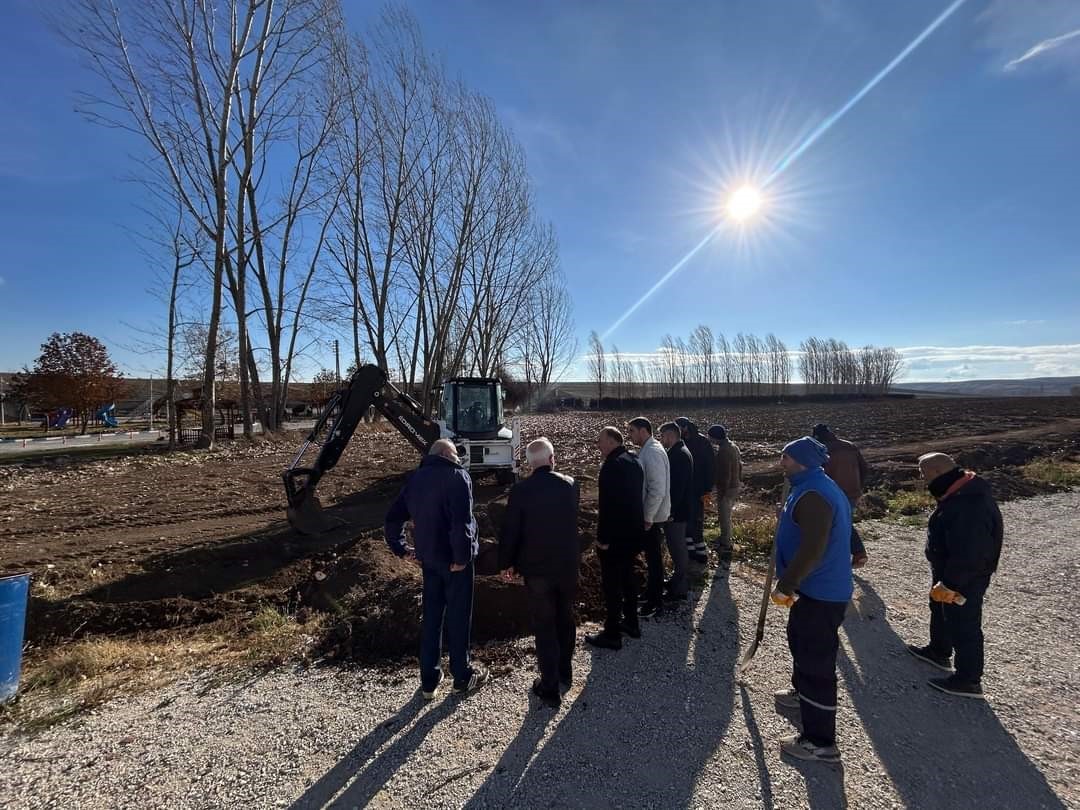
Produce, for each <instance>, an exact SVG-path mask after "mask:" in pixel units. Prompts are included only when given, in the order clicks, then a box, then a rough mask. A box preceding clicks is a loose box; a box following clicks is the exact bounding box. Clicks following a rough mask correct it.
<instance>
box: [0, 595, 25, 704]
mask: <svg viewBox="0 0 1080 810" xmlns="http://www.w3.org/2000/svg"><path fill="white" fill-rule="evenodd" d="M29 593H30V575H29V574H15V575H14V576H8V577H0V703H6V702H7V701H9V700H11V699H12V698H13V697H15V693H16V692H18V691H19V673H20V671H21V670H22V646H23V630H24V629H25V627H26V598H27V596H28V595H29Z"/></svg>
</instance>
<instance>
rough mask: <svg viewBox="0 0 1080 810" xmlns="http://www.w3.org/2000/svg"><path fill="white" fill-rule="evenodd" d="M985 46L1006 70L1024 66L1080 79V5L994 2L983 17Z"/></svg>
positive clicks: (1070, 1) (1064, 0) (1060, 0)
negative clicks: (1059, 72) (1053, 71)
mask: <svg viewBox="0 0 1080 810" xmlns="http://www.w3.org/2000/svg"><path fill="white" fill-rule="evenodd" d="M979 23H980V24H981V27H982V38H981V44H982V45H983V46H984V47H986V48H988V49H990V50H991V51H993V52H994V53H995V58H996V60H997V63H998V64H999V65H1002V66H1003V68H1002V69H1003V70H1005V71H1008V72H1014V71H1016V70H1017V68H1018V67H1020V66H1021V65H1023V66H1025V67H1026V66H1028V65H1030V66H1031V67H1041V68H1043V69H1046V70H1058V71H1062V72H1064V73H1066V74H1069V75H1071V76H1074V77H1078V78H1080V3H1078V2H1076V0H1039V1H1038V2H1033V1H1032V0H1024V2H1017V1H1016V0H991V2H990V3H989V4H988V5H987V7H986V10H985V11H983V13H982V14H980V15H979Z"/></svg>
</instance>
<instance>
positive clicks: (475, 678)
mask: <svg viewBox="0 0 1080 810" xmlns="http://www.w3.org/2000/svg"><path fill="white" fill-rule="evenodd" d="M487 680H488V671H487V669H485V668H484V667H482V666H480V665H479V664H473V665H472V674H471V675H470V676H469V680H467V681H463V682H459V681H454V692H456V693H457V694H459V695H467V694H468V693H469V692H475V691H476V690H477V689H479V688H480V687H481V686H483V685H484V684H485V683H487Z"/></svg>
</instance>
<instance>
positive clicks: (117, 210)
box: [0, 0, 1080, 380]
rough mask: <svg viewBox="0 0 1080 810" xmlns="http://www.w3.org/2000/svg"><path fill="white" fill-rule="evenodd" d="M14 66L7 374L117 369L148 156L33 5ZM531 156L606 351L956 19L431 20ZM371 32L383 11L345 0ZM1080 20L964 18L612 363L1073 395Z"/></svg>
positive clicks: (6, 166) (545, 15)
mask: <svg viewBox="0 0 1080 810" xmlns="http://www.w3.org/2000/svg"><path fill="white" fill-rule="evenodd" d="M7 5H8V8H9V9H10V10H9V11H8V12H7V13H6V15H5V16H6V18H7V19H6V23H7V24H6V26H5V30H4V33H3V35H2V36H3V39H4V47H2V48H0V115H3V120H4V121H5V122H6V125H5V127H4V128H3V130H2V131H0V215H2V216H0V223H2V225H0V227H2V228H3V244H4V248H5V250H4V256H3V258H2V259H0V279H2V281H0V368H4V369H8V368H16V367H19V366H21V365H22V364H23V363H29V362H31V361H32V360H33V357H34V355H35V354H36V349H37V346H38V344H39V343H40V342H41V341H42V340H44V338H45V337H46V336H47V334H48V333H49V332H51V331H54V330H61V331H68V330H73V329H80V330H82V331H87V332H90V333H93V334H97V335H99V336H101V337H103V338H105V339H106V340H107V341H108V342H109V344H110V346H111V347H113V348H114V353H115V354H116V355H117V356H118V357H119V359H120V360H121V362H122V363H123V364H124V366H125V368H126V369H128V371H129V373H140V372H143V371H145V370H147V369H149V368H152V367H154V366H155V365H156V361H155V360H154V359H153V358H148V357H141V356H139V355H137V354H136V353H134V352H132V351H129V350H127V349H125V348H123V347H125V346H130V345H132V344H134V343H135V342H136V337H135V335H134V330H133V329H132V326H144V325H147V324H149V323H150V322H151V321H152V320H153V319H154V318H156V317H158V316H159V314H160V304H159V303H158V302H157V301H156V300H155V299H154V298H153V296H151V295H150V294H149V293H148V292H147V288H148V287H149V286H150V284H151V281H150V271H149V270H148V268H147V263H146V260H145V259H144V257H143V256H142V255H141V254H140V253H139V251H138V249H137V247H136V246H135V245H134V244H133V242H132V238H131V236H130V231H131V230H138V229H139V228H140V226H141V225H142V224H143V221H144V220H143V215H142V214H141V213H140V211H139V209H138V205H139V203H140V201H141V191H140V189H139V188H138V186H137V185H135V184H132V183H131V182H129V181H127V180H125V177H126V176H128V175H129V174H130V173H131V171H132V169H133V166H132V163H131V157H130V155H131V152H132V151H133V150H137V148H138V145H137V144H134V143H132V142H131V141H130V140H129V139H128V138H126V137H124V136H122V135H120V134H119V133H116V132H112V131H107V130H102V129H100V128H97V127H94V126H92V125H90V124H88V123H85V122H84V121H82V120H81V119H80V118H79V116H78V115H77V114H76V113H75V112H73V94H74V91H75V90H76V89H77V88H79V87H82V86H85V83H86V81H87V79H86V77H85V74H84V73H83V71H82V69H81V68H80V67H79V65H78V64H77V62H76V60H75V59H74V57H73V56H72V55H71V53H70V52H69V51H68V50H67V49H66V48H65V46H64V45H63V44H62V43H60V42H58V41H57V40H56V38H55V37H54V36H53V35H52V34H51V33H50V32H49V31H48V30H47V29H46V27H45V26H44V24H43V23H42V21H41V20H40V18H39V17H38V15H37V12H35V11H34V8H35V5H36V4H34V3H31V2H28V0H15V2H13V3H11V2H9V3H8V4H7ZM408 5H409V6H410V7H411V8H412V9H413V11H414V13H415V15H416V17H417V18H418V20H419V22H420V24H421V26H422V28H423V31H424V35H425V37H426V40H427V43H428V46H429V47H430V49H432V50H434V51H437V52H438V53H440V54H441V55H442V57H443V59H444V61H445V63H446V65H447V67H448V69H449V70H450V71H451V73H454V74H458V75H460V76H461V78H463V79H464V80H465V81H466V82H467V83H468V84H469V85H470V86H472V87H473V88H475V89H477V90H479V91H481V92H483V93H485V94H487V95H489V96H490V97H491V98H492V99H493V100H494V101H495V104H496V106H497V108H498V110H499V111H500V113H501V115H502V116H503V118H504V120H505V121H506V122H507V123H508V124H509V125H510V126H511V127H512V128H513V129H514V130H515V132H516V134H517V135H518V137H519V139H520V140H521V141H522V142H523V143H524V145H525V148H526V151H527V154H528V160H529V165H530V170H531V173H532V175H533V177H534V180H535V183H536V201H537V207H538V210H539V211H540V212H541V214H542V215H543V216H544V217H546V218H548V219H550V220H551V221H552V222H553V223H554V225H555V227H556V230H557V232H558V235H559V240H560V244H561V254H562V262H563V265H564V268H565V270H566V272H567V275H568V276H569V278H570V279H571V289H572V293H573V297H574V300H575V305H576V317H577V322H578V326H579V331H580V333H581V335H582V337H583V338H584V336H585V335H587V334H588V332H589V330H590V329H596V330H597V331H598V332H601V333H603V332H605V331H606V330H607V329H608V328H609V327H611V325H612V324H613V323H615V322H616V321H617V320H618V318H619V317H620V316H621V315H622V314H623V313H625V312H626V311H627V310H628V308H629V307H631V306H632V305H633V304H634V303H635V302H637V301H638V300H639V299H640V298H641V296H642V295H643V294H644V293H645V292H646V290H648V289H649V288H650V287H651V286H652V285H653V284H654V283H655V282H656V281H657V279H659V278H660V277H661V276H663V275H664V273H666V272H667V271H668V270H669V269H670V268H671V267H672V265H674V264H675V263H676V262H677V261H678V260H679V259H680V258H682V257H683V256H684V255H685V254H686V253H687V251H689V250H690V249H691V248H692V247H693V246H694V245H695V244H697V243H698V242H699V241H700V240H701V239H702V238H703V237H704V236H705V235H706V234H707V233H709V232H710V231H711V230H712V229H713V228H715V227H716V226H717V224H718V223H720V222H722V221H723V215H722V203H723V200H724V198H725V195H726V193H727V192H728V191H730V189H731V188H732V187H734V186H735V185H738V184H739V183H741V182H745V181H747V180H751V181H755V180H756V181H757V182H759V183H760V182H762V181H763V180H764V177H765V176H766V175H767V174H768V173H769V171H770V170H771V169H772V168H773V167H774V166H775V165H776V164H777V162H778V161H779V160H780V159H781V158H782V156H783V155H784V153H785V152H787V151H788V150H790V149H791V148H792V147H793V146H796V145H797V144H799V143H800V142H802V141H803V140H804V139H805V138H806V136H807V135H808V134H809V133H810V132H812V131H813V130H814V128H815V127H817V126H818V125H819V124H820V123H821V122H822V121H824V120H826V119H827V118H828V116H830V115H831V114H832V113H834V112H836V111H837V110H838V109H840V108H841V107H843V105H844V104H845V103H846V102H847V101H848V100H849V99H851V98H852V96H853V95H854V94H856V93H857V92H858V91H859V90H860V88H862V87H864V86H865V85H866V83H867V82H868V81H869V80H870V79H871V78H872V77H873V76H874V75H875V74H876V73H878V71H880V70H881V69H882V68H883V67H884V66H885V65H886V64H887V63H888V62H889V61H890V60H891V59H893V57H895V56H896V55H897V54H898V53H899V52H900V51H901V50H902V49H903V48H904V47H905V46H907V45H908V44H909V43H911V42H912V40H914V39H915V38H916V37H917V36H918V35H919V34H920V32H922V31H923V30H924V29H926V27H927V26H928V25H929V24H930V23H931V22H932V21H933V20H934V19H935V18H936V17H938V15H940V14H941V13H942V11H943V10H945V8H946V6H947V5H948V3H947V2H943V0H906V1H905V2H903V3H896V2H891V0H816V1H814V2H812V1H811V0H788V1H785V0H770V2H761V0H740V1H739V2H699V3H691V2H686V3H678V4H675V3H662V2H635V1H634V0H625V2H616V1H615V0H611V1H610V2H600V1H599V0H598V1H597V2H589V3H582V2H569V1H567V2H556V1H555V0H549V1H548V2H543V3H531V2H530V3H525V2H504V1H500V0H453V2H447V0H441V1H436V0H430V2H429V1H428V0H412V2H409V3H408ZM347 7H348V9H349V22H350V25H353V26H356V27H357V28H362V27H363V26H364V25H365V24H366V23H367V22H368V21H369V20H370V18H371V16H373V15H374V14H375V13H377V9H378V4H376V3H371V4H368V3H360V2H350V3H347ZM1074 32H1080V3H1076V2H1074V0H1045V1H1044V2H1037V1H1036V0H1026V1H1025V2H1007V1H1006V0H995V1H994V2H986V0H968V1H967V2H966V3H963V4H962V5H961V6H960V7H959V8H958V9H957V11H956V12H955V14H953V15H952V16H951V17H950V18H949V19H948V20H946V21H945V22H944V23H943V24H942V25H941V27H940V28H939V29H937V30H936V31H934V32H933V33H932V34H931V35H930V36H928V37H927V38H926V40H925V41H924V42H923V43H922V44H921V45H919V47H917V48H916V49H915V50H914V51H913V52H912V53H911V54H910V55H909V56H908V57H907V58H906V59H905V60H904V61H903V62H902V63H901V64H900V65H899V66H898V67H897V68H896V69H895V70H894V71H893V72H891V73H890V74H889V75H888V76H887V77H885V78H884V80H882V81H881V82H880V84H878V85H877V86H876V87H874V89H873V90H871V91H870V92H869V93H867V94H866V96H865V98H863V99H862V100H861V101H860V102H859V103H858V104H856V105H855V106H854V107H853V108H852V109H851V110H850V111H848V112H847V113H846V114H845V115H844V116H843V117H842V118H840V119H839V120H838V121H837V122H836V123H835V124H834V125H833V126H832V127H831V128H830V129H829V130H828V131H827V132H825V133H824V134H823V135H822V136H821V137H820V138H819V139H818V140H816V141H815V142H814V143H813V144H812V145H811V146H810V147H809V148H807V149H806V151H805V152H804V153H803V154H802V155H801V156H800V157H799V159H798V160H796V161H795V162H793V163H792V164H791V165H790V167H789V168H787V169H786V170H785V171H784V172H783V173H782V174H781V175H780V176H779V177H778V178H777V179H776V181H775V182H774V183H773V184H772V185H770V186H769V187H768V188H767V189H766V205H765V208H764V209H763V212H762V216H761V217H760V218H758V219H756V220H754V221H752V222H751V223H749V224H747V225H746V226H744V227H743V228H741V229H740V228H735V227H733V226H731V225H730V224H728V225H725V226H724V227H722V229H721V232H720V233H719V234H718V235H717V236H716V238H715V239H714V240H713V241H712V242H711V243H710V244H709V245H707V246H706V247H705V248H704V249H703V250H702V251H701V252H700V253H698V254H697V255H696V256H695V257H694V258H693V259H692V260H691V261H689V262H687V264H686V265H685V266H684V268H683V269H682V270H681V271H680V272H679V273H678V274H677V275H676V276H675V277H673V278H672V280H671V281H670V282H669V283H668V284H666V285H665V286H664V287H663V288H662V289H661V290H660V291H658V293H657V294H656V295H655V296H653V297H652V298H651V299H650V300H649V301H647V302H646V303H645V304H644V305H643V306H641V308H640V309H638V310H637V311H636V312H635V313H634V315H632V316H631V317H630V318H629V319H628V320H627V321H626V322H625V323H624V324H623V325H622V326H620V327H619V328H618V329H617V330H615V331H614V332H613V333H612V334H611V335H610V338H609V342H614V343H616V344H618V346H619V348H620V349H621V350H622V351H624V352H634V353H647V352H651V351H654V350H655V349H656V348H657V347H658V346H659V345H660V341H661V339H662V337H663V335H664V334H665V333H668V332H670V333H672V334H676V335H678V334H682V335H686V334H688V333H689V332H690V330H691V329H692V328H693V327H694V326H695V325H696V324H698V323H707V324H708V325H710V326H711V327H712V328H713V329H714V331H723V332H724V333H726V334H728V335H729V336H730V335H734V333H736V332H738V331H747V332H755V333H757V334H759V335H764V334H765V333H767V332H770V331H772V332H775V333H776V334H777V335H778V336H779V337H780V338H781V339H783V340H785V341H787V342H788V343H789V345H796V344H798V342H799V340H801V339H802V338H803V337H806V336H808V335H819V336H834V337H837V338H839V339H843V340H846V341H847V342H848V343H849V344H851V345H862V344H865V343H874V344H878V345H893V346H896V347H898V348H901V349H903V350H904V351H905V355H906V356H907V357H908V360H909V371H908V375H907V379H910V380H927V379H956V378H976V377H1000V376H1041V375H1047V374H1080V325H1078V324H1080V317H1078V315H1080V225H1078V223H1080V195H1078V194H1077V193H1076V192H1077V188H1078V187H1080V156H1078V154H1077V143H1078V136H1080V34H1077V35H1075V36H1069V35H1070V34H1073V33H1074Z"/></svg>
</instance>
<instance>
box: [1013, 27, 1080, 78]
mask: <svg viewBox="0 0 1080 810" xmlns="http://www.w3.org/2000/svg"><path fill="white" fill-rule="evenodd" d="M1076 37H1080V28H1077V29H1076V30H1075V31H1070V32H1069V33H1067V34H1062V35H1061V36H1057V37H1050V38H1049V39H1044V40H1043V41H1042V42H1040V43H1038V44H1037V45H1035V46H1034V47H1032V48H1030V49H1029V50H1028V51H1027V53H1025V54H1024V55H1023V56H1020V57H1017V58H1016V59H1011V60H1009V61H1008V62H1006V63H1005V70H1016V68H1017V66H1018V65H1021V64H1023V63H1024V62H1026V61H1028V60H1029V59H1034V58H1035V57H1036V56H1038V55H1039V54H1040V53H1046V51H1050V50H1053V49H1054V48H1057V47H1059V46H1060V45H1064V44H1065V43H1066V42H1068V41H1069V40H1070V39H1075V38H1076Z"/></svg>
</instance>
